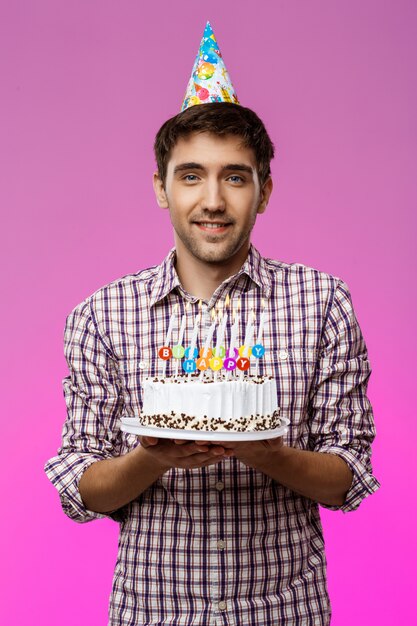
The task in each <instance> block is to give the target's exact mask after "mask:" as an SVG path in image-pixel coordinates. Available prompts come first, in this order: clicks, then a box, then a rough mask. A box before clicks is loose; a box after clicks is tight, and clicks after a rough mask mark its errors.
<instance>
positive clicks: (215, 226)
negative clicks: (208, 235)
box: [193, 221, 232, 234]
mask: <svg viewBox="0 0 417 626" xmlns="http://www.w3.org/2000/svg"><path fill="white" fill-rule="evenodd" d="M193 224H195V225H196V226H198V228H199V229H200V230H203V231H210V232H212V233H214V232H215V233H216V234H221V233H224V232H226V231H227V229H228V227H229V226H231V225H232V224H231V222H203V221H201V222H197V221H193Z"/></svg>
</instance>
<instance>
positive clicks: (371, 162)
mask: <svg viewBox="0 0 417 626" xmlns="http://www.w3.org/2000/svg"><path fill="white" fill-rule="evenodd" d="M207 19H210V21H211V23H212V26H213V28H214V32H215V34H216V36H217V39H218V42H219V44H220V47H221V50H222V53H223V56H224V59H225V62H226V65H227V67H228V68H229V71H230V74H231V77H232V80H233V82H234V85H235V88H236V91H237V93H238V96H239V98H240V100H241V102H242V103H243V104H245V105H247V106H250V107H252V108H254V109H255V110H256V111H257V112H258V113H259V114H260V115H261V117H262V118H263V119H264V120H265V123H266V124H267V127H268V129H269V131H270V133H271V136H272V137H273V139H274V141H275V143H276V147H277V157H276V160H275V162H274V165H273V175H274V180H275V190H274V193H273V196H272V199H271V202H270V205H269V207H268V211H267V212H266V214H265V215H263V216H260V217H259V220H258V224H257V226H256V230H255V234H254V238H253V240H254V242H255V244H256V245H257V246H258V247H259V248H260V249H261V251H262V252H263V254H265V255H267V256H271V257H274V258H279V259H282V260H285V261H298V262H301V263H304V264H307V265H311V266H313V267H317V268H319V269H321V270H324V271H326V272H329V273H332V274H335V275H337V276H340V277H342V278H343V279H344V280H346V282H347V283H348V285H349V286H350V288H351V291H352V295H353V302H354V305H355V308H356V311H357V315H358V318H359V321H360V323H361V326H362V329H363V332H364V335H365V338H366V341H367V344H368V348H369V352H370V358H371V361H372V364H373V376H372V379H371V383H370V386H369V394H370V397H371V400H372V402H373V405H374V408H375V416H376V424H377V433H378V436H377V440H376V443H375V446H374V457H373V462H374V470H375V474H376V476H377V477H378V478H379V480H380V481H381V482H382V489H381V490H380V491H379V492H378V493H377V494H376V495H375V496H373V497H372V498H371V499H369V500H367V501H365V502H364V503H363V505H362V506H361V508H360V509H359V510H358V511H357V512H356V513H351V514H348V515H343V514H342V513H333V512H329V511H324V510H323V513H322V517H323V523H324V526H325V536H326V541H327V555H328V562H329V567H328V570H329V587H330V594H331V598H332V602H333V610H334V619H333V622H332V624H333V626H348V625H349V626H350V625H351V624H378V626H383V625H387V626H388V625H389V626H391V625H392V624H394V623H397V624H410V623H412V621H413V615H412V612H414V610H415V609H414V608H413V606H415V602H414V601H412V597H411V596H412V594H414V591H415V590H413V588H412V585H413V580H414V577H415V565H414V560H415V517H414V519H413V515H414V514H415V508H416V504H415V498H412V497H410V489H411V488H413V486H414V477H415V471H416V464H415V461H414V460H412V459H415V458H416V455H415V438H416V420H415V399H414V394H412V393H411V389H412V386H413V383H414V378H415V376H414V375H413V370H414V372H415V367H414V366H415V349H416V345H415V333H414V324H413V320H412V311H413V310H415V309H414V308H413V305H415V293H416V290H415V286H414V285H413V283H412V278H413V277H414V263H415V260H416V259H415V245H413V243H412V231H413V226H414V227H415V223H416V217H415V215H416V196H417V193H416V191H417V190H416V176H415V166H416V159H415V149H416V115H415V112H416V110H417V102H416V92H417V85H416V76H417V72H416V59H417V54H416V53H417V50H416V48H417V44H416V42H417V36H416V35H417V32H416V31H417V5H416V3H415V2H412V1H410V2H406V1H404V0H401V1H398V0H396V1H394V0H391V1H388V2H380V1H371V0H365V1H364V0H349V2H348V1H346V2H342V1H336V2H335V1H330V0H329V1H324V0H323V1H313V2H311V1H299V0H297V1H293V2H290V1H272V0H271V1H270V2H268V1H267V0H257V2H256V3H255V5H254V4H253V2H245V1H244V0H241V1H240V2H226V3H224V2H223V1H222V0H212V1H211V2H210V3H207V4H206V5H204V3H196V2H195V1H194V0H193V1H187V0H177V1H176V2H172V3H171V2H164V3H163V4H162V5H161V3H145V2H142V3H141V2H138V1H136V2H134V1H126V0H119V1H118V2H108V1H106V2H105V1H103V0H100V1H99V0H90V1H87V2H86V1H85V0H72V1H71V2H64V1H63V0H49V1H48V0H38V1H36V2H33V0H26V1H22V0H15V1H14V2H7V1H4V2H2V3H1V5H0V76H1V82H0V90H1V96H0V106H1V119H0V125H1V127H0V146H1V147H0V158H1V163H0V202H1V218H2V227H1V232H0V237H1V242H0V243H1V248H0V249H1V253H2V257H3V258H2V261H1V268H2V280H3V282H2V285H3V287H2V291H3V297H2V303H3V304H2V307H1V313H2V323H1V326H0V329H1V335H2V338H1V346H2V358H1V368H2V370H3V371H2V377H1V380H2V384H3V385H4V389H3V391H2V403H1V404H2V414H3V417H2V422H1V423H2V431H1V437H2V443H1V448H2V455H1V456H2V465H3V469H2V471H1V473H0V480H1V492H0V493H1V500H2V506H3V509H4V510H3V513H2V516H1V523H2V532H1V535H0V541H1V545H0V550H1V554H2V555H3V556H2V567H1V574H0V575H1V585H0V588H1V590H2V593H1V596H2V600H1V602H2V606H1V608H0V621H1V623H2V624H7V625H8V626H15V625H19V626H29V625H30V626H32V625H33V624H42V625H43V626H56V625H57V624H59V625H60V626H65V625H67V624H68V625H70V624H71V625H73V624H80V625H84V624H105V623H106V615H107V599H108V594H109V591H110V585H111V577H112V569H113V565H114V560H115V556H116V547H117V525H115V524H113V523H112V522H110V521H107V520H104V521H100V522H95V523H94V524H87V525H83V526H79V525H76V524H74V523H73V522H71V521H70V520H68V519H67V518H66V517H65V516H64V514H63V513H62V512H61V510H60V508H59V503H58V498H57V494H56V492H55V490H54V489H53V487H52V486H51V485H50V484H49V483H48V481H47V479H46V477H45V476H44V474H43V464H44V462H45V460H46V459H47V458H48V457H50V456H52V455H53V454H54V453H55V451H56V449H57V447H58V445H59V440H60V432H61V426H62V423H63V421H64V418H65V410H64V401H63V397H62V389H61V379H62V378H63V377H64V376H65V375H66V364H65V361H64V358H63V354H62V334H63V326H64V323H65V317H66V315H67V314H68V313H69V311H70V310H71V309H72V308H73V307H74V306H75V305H76V304H77V303H79V302H80V301H81V300H83V299H84V298H85V297H86V296H88V295H89V294H90V293H91V292H93V291H94V290H96V289H97V288H99V287H100V286H102V285H103V284H105V283H107V282H109V281H111V280H113V279H115V278H117V277H119V276H121V275H124V274H127V273H129V272H132V271H136V270H137V269H139V268H142V267H146V266H148V265H151V264H154V263H157V262H159V261H160V260H161V259H162V257H163V256H164V255H165V253H166V251H167V249H168V248H169V247H170V246H171V245H172V241H173V239H172V233H171V227H170V224H169V220H168V215H167V213H166V212H163V211H161V210H159V209H158V207H157V205H156V202H155V200H154V197H153V191H152V188H151V175H152V172H153V168H154V161H153V156H152V151H151V149H152V142H153V136H154V133H155V132H156V130H157V129H158V128H159V126H160V124H161V123H162V122H163V121H164V120H165V119H166V118H168V117H170V116H171V115H174V114H175V113H177V111H178V110H179V107H180V104H181V101H182V97H183V94H184V91H185V86H186V83H187V80H188V77H189V73H190V71H191V67H192V64H193V61H194V57H195V54H196V52H197V48H198V44H199V41H200V38H201V35H202V32H203V29H204V25H205V22H206V20H207ZM414 317H415V316H414ZM4 555H6V558H5V557H4ZM412 605H413V606H412ZM414 618H415V613H414Z"/></svg>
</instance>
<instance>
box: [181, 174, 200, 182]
mask: <svg viewBox="0 0 417 626" xmlns="http://www.w3.org/2000/svg"><path fill="white" fill-rule="evenodd" d="M183 180H186V181H189V182H190V183H193V182H194V181H196V180H198V177H197V176H196V175H195V174H186V175H185V176H184V179H183Z"/></svg>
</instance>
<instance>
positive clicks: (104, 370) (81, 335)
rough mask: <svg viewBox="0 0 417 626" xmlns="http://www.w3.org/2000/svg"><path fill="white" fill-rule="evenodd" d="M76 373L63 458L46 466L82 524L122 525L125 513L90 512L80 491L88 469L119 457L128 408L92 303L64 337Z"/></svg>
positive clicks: (71, 379)
mask: <svg viewBox="0 0 417 626" xmlns="http://www.w3.org/2000/svg"><path fill="white" fill-rule="evenodd" d="M64 347H65V357H66V359H67V363H68V367H69V370H70V375H69V376H67V377H66V378H64V380H63V388H64V397H65V401H66V405H67V419H66V421H65V424H64V427H63V433H62V445H61V447H60V449H59V450H58V454H57V456H55V457H53V458H52V459H50V460H49V461H48V462H47V463H46V465H45V472H46V475H47V476H48V478H49V480H50V481H51V482H52V484H53V485H54V486H55V487H56V489H57V490H58V493H59V496H60V499H61V504H62V509H63V511H64V513H65V514H66V515H68V517H70V518H71V519H73V520H75V521H77V522H88V521H91V520H94V519H98V518H102V517H111V518H112V519H114V520H116V521H121V520H122V519H123V517H124V510H123V508H122V509H119V510H118V511H113V512H109V513H108V514H102V513H95V512H94V511H89V510H88V509H87V508H86V507H85V506H84V503H83V500H82V498H81V495H80V492H79V488H78V485H79V482H80V479H81V476H82V475H83V473H84V472H85V470H86V469H87V468H88V467H89V466H90V465H91V464H92V463H95V462H97V461H101V460H103V459H110V458H112V457H114V456H118V451H117V448H118V434H119V419H120V415H121V412H122V408H123V401H122V397H123V396H122V394H121V387H120V383H119V380H118V370H117V366H116V363H115V361H114V359H113V358H112V355H111V352H110V350H109V348H108V347H107V346H106V344H105V343H104V342H103V340H102V338H101V336H100V335H99V333H98V329H97V326H96V324H95V321H94V318H93V315H92V311H91V305H90V301H89V300H87V301H85V302H84V303H82V304H80V305H79V306H78V307H76V308H75V309H74V311H73V312H72V313H71V314H70V315H69V316H68V318H67V323H66V327H65V337H64Z"/></svg>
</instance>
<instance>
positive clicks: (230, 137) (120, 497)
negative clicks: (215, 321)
mask: <svg viewBox="0 0 417 626" xmlns="http://www.w3.org/2000/svg"><path fill="white" fill-rule="evenodd" d="M273 152H274V151H273V145H272V142H271V140H270V138H269V136H268V134H267V132H266V130H265V127H264V125H263V123H262V121H261V120H260V119H259V118H258V117H257V115H256V114H255V113H254V112H253V111H251V110H249V109H246V108H244V107H242V106H240V105H238V104H232V103H221V102H220V103H212V104H207V105H204V106H202V107H200V106H191V107H189V108H186V109H185V110H184V111H183V112H181V113H180V114H178V115H177V116H175V117H174V118H172V119H171V120H168V122H166V123H165V124H164V125H163V126H162V128H161V129H160V131H159V132H158V135H157V138H156V142H155V154H156V160H157V166H158V171H157V172H156V173H155V175H154V188H155V194H156V199H157V202H158V204H159V206H160V207H162V208H164V209H168V210H169V214H170V218H171V222H172V225H173V228H174V237H175V250H173V251H171V252H170V253H169V255H168V256H167V257H166V259H165V260H164V261H163V263H162V264H161V265H160V266H157V267H153V268H150V269H148V270H144V271H142V272H139V273H137V274H133V275H129V276H126V277H124V278H121V279H120V280H118V281H115V282H113V283H111V284H109V285H107V286H105V287H103V288H102V289H100V290H98V291H97V292H96V293H95V294H93V295H92V296H91V297H89V298H87V300H86V301H85V302H83V303H81V304H80V305H79V306H78V307H76V308H75V310H74V311H73V312H72V313H71V315H70V316H69V318H68V320H67V327H66V334H65V348H66V357H67V360H68V364H69V368H70V376H68V377H67V378H66V379H64V391H65V396H66V401H67V406H68V418H67V421H66V424H65V427H64V433H63V445H62V447H61V449H60V450H59V453H58V456H56V457H54V458H53V459H51V460H50V461H49V462H48V464H47V467H46V470H47V474H48V476H49V478H50V479H51V481H52V482H53V483H54V485H55V486H56V487H57V489H58V491H59V493H60V496H61V501H62V506H63V508H64V510H65V512H66V513H67V515H69V516H70V517H71V518H72V519H74V520H76V521H79V522H86V521H89V520H93V519H96V518H99V517H102V516H104V515H108V516H110V517H112V518H113V519H115V520H117V521H119V522H120V523H121V528H120V542H119V555H118V559H117V564H116V570H115V575H114V581H113V592H112V596H111V601H110V618H109V624H110V625H111V626H116V625H117V626H122V625H123V626H127V625H128V624H129V625H131V624H135V625H136V624H138V625H139V624H140V625H151V624H152V625H155V624H166V625H168V624H169V625H174V624H178V625H187V626H188V625H190V626H191V625H192V624H199V625H200V624H201V625H203V624H204V625H206V624H217V625H220V624H236V625H245V626H249V625H251V626H255V625H256V626H272V625H276V624H280V625H283V626H284V625H285V626H290V625H293V624H297V625H299V626H307V625H309V626H327V625H328V624H329V621H330V605H329V599H328V594H327V584H326V561H325V554H324V543H323V537H322V529H321V524H320V517H319V509H318V503H320V504H321V505H322V506H325V507H328V508H331V509H340V510H343V511H350V510H354V509H356V508H357V507H358V506H359V504H360V502H361V501H362V499H363V498H364V497H366V496H367V495H369V494H371V493H373V492H374V491H375V490H376V489H377V488H378V486H379V485H378V482H377V481H376V479H375V478H374V477H373V476H372V470H371V465H370V454H371V451H370V444H371V443H372V441H373V438H374V436H375V431H374V423H373V417H372V409H371V406H370V404H369V401H368V399H367V397H366V387H367V381H368V378H369V375H370V365H369V361H368V358H367V352H366V347H365V344H364V341H363V338H362V335H361V332H360V328H359V326H358V323H357V321H356V318H355V315H354V311H353V309H352V304H351V300H350V295H349V291H348V289H347V286H346V284H345V283H343V282H342V281H341V280H340V279H338V278H335V277H333V276H330V275H328V274H325V273H322V272H319V271H317V270H314V269H311V268H308V267H305V266H303V265H298V264H291V265H289V264H287V263H283V262H278V261H271V260H268V259H264V258H263V257H261V255H260V254H259V252H258V251H257V250H256V249H255V248H254V247H253V246H252V245H251V243H250V234H251V231H252V229H253V226H254V224H255V221H256V217H257V214H258V213H263V212H264V211H265V209H266V206H267V204H268V201H269V198H270V195H271V192H272V180H271V176H270V161H271V158H272V157H273ZM227 295H229V297H230V300H231V302H232V303H233V302H236V301H237V299H239V301H240V303H241V311H242V318H243V319H246V314H247V312H249V311H254V313H255V315H257V316H259V314H260V312H261V310H262V309H263V308H264V307H266V309H267V312H268V318H267V319H268V323H267V324H266V327H265V329H264V339H263V343H264V345H265V348H266V353H265V357H264V362H263V368H264V372H267V373H268V374H270V375H272V376H273V377H274V378H275V379H276V381H277V386H278V394H279V404H280V407H281V412H282V414H283V415H285V416H286V417H288V418H289V420H290V426H289V430H288V433H287V435H285V437H281V438H278V439H275V440H266V441H250V442H240V443H231V442H227V441H225V442H216V443H209V442H207V441H205V440H204V437H203V438H202V439H201V440H197V441H195V442H190V441H182V440H181V439H179V440H169V439H162V438H161V439H155V438H151V437H141V438H140V444H139V445H138V441H137V438H136V437H135V436H133V435H129V434H125V433H123V432H121V430H120V417H121V415H123V414H125V415H137V414H138V413H139V412H140V407H141V403H142V382H143V380H144V378H145V377H147V376H149V375H154V374H155V373H156V369H155V367H156V363H157V362H156V360H155V355H156V354H157V351H158V348H159V347H160V346H161V345H162V342H163V337H164V336H165V333H166V329H167V326H168V321H169V319H170V316H171V313H172V311H173V310H174V307H176V306H178V307H179V310H180V312H181V314H182V313H183V312H184V310H185V307H186V306H187V307H188V309H187V310H188V315H187V318H188V320H189V323H188V327H187V329H186V335H187V337H189V336H190V334H191V331H192V324H193V320H194V319H195V316H196V314H197V311H198V308H199V302H201V303H202V318H203V320H204V323H203V324H202V326H201V329H200V337H199V340H200V341H199V343H200V344H201V343H202V340H203V338H204V334H205V331H206V329H207V327H208V326H209V324H210V315H211V312H212V310H213V309H215V308H216V307H218V306H219V303H224V301H225V298H226V296H227ZM178 318H180V315H178ZM176 330H177V329H176Z"/></svg>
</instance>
